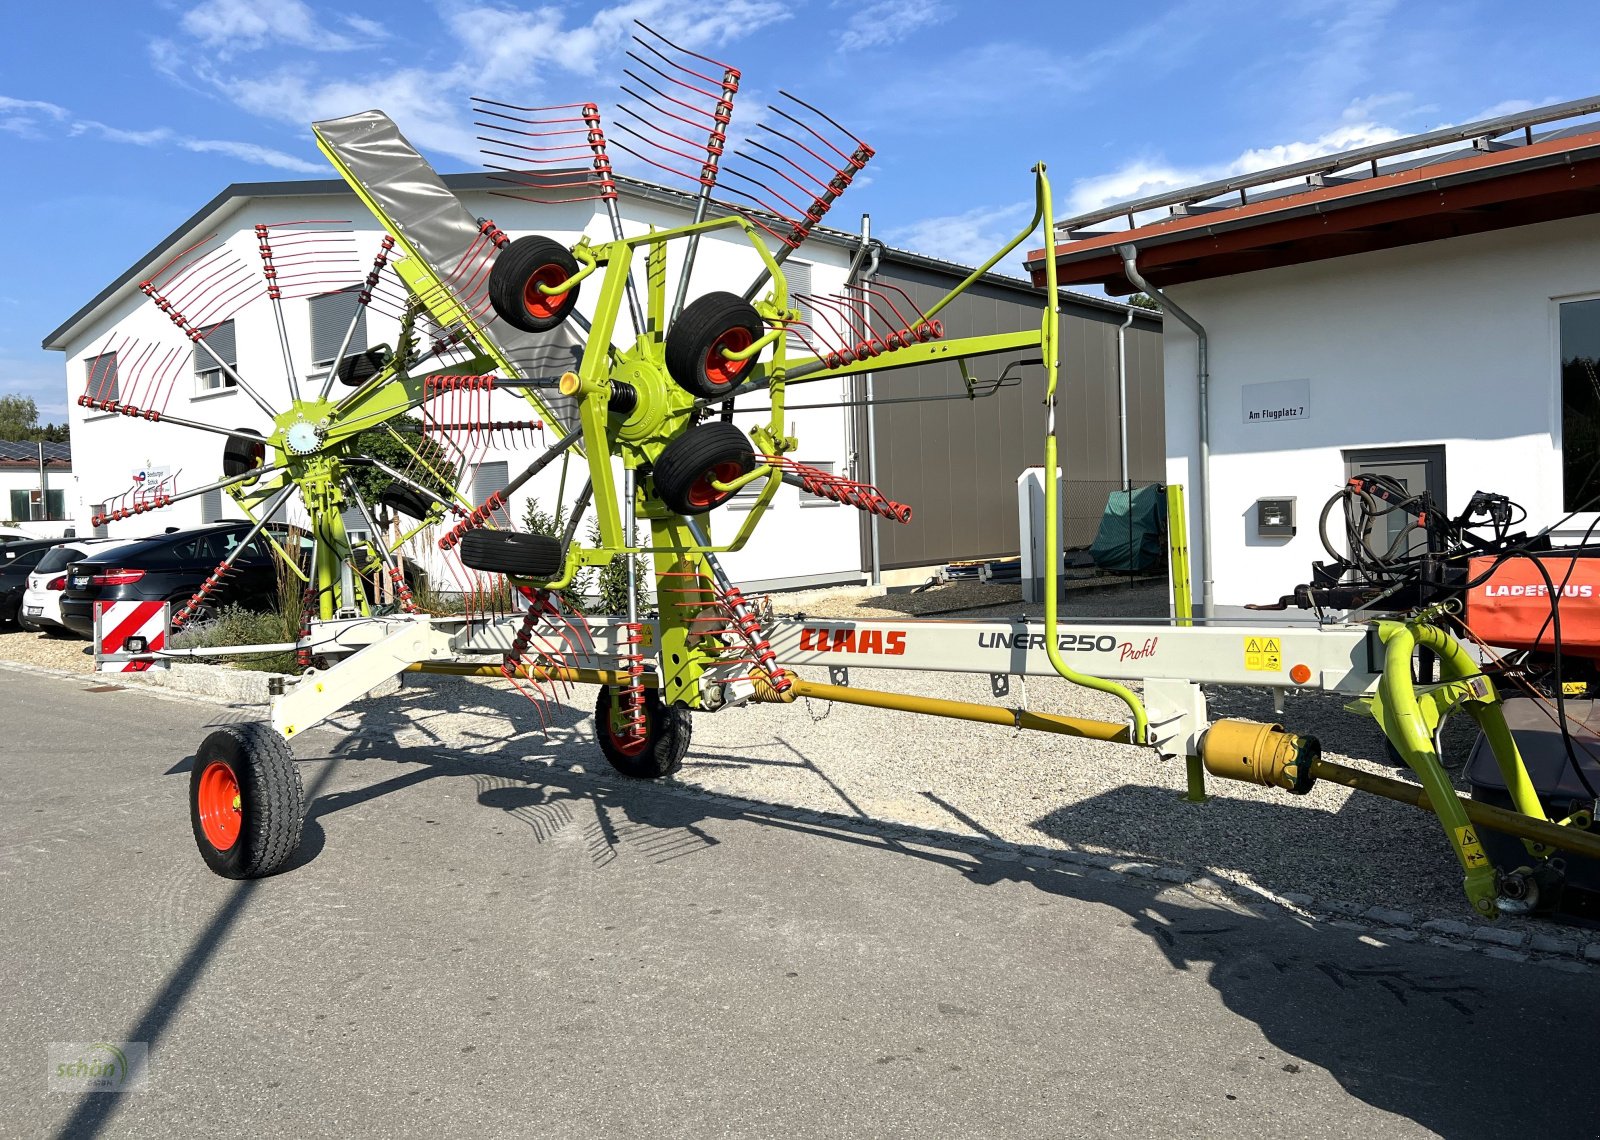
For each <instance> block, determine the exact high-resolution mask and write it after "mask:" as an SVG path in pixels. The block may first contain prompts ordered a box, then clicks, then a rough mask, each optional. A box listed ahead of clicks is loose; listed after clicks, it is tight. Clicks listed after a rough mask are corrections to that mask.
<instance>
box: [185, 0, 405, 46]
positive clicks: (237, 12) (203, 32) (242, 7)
mask: <svg viewBox="0 0 1600 1140" xmlns="http://www.w3.org/2000/svg"><path fill="white" fill-rule="evenodd" d="M343 23H344V24H345V25H346V26H347V27H349V28H350V29H351V30H352V31H354V32H356V33H357V34H356V35H354V36H350V35H345V34H343V33H341V32H337V31H334V30H333V29H331V28H328V27H326V26H324V25H323V23H322V22H321V21H320V20H318V19H317V15H316V13H315V12H313V11H312V10H311V8H310V7H309V6H308V5H306V4H305V3H304V2H303V0H270V2H268V3H261V2H260V0H205V2H204V3H201V4H197V5H195V6H194V7H193V8H191V9H189V10H188V11H187V12H185V13H184V14H183V16H182V18H181V19H180V20H179V26H180V27H181V28H182V29H183V30H184V31H185V32H187V33H188V34H189V35H191V36H193V37H194V38H195V39H197V40H199V41H200V43H201V44H203V45H205V46H206V47H207V48H210V49H211V50H212V51H214V52H215V53H216V54H217V55H218V57H219V58H222V59H227V58H229V57H230V56H233V55H235V54H237V53H239V52H244V51H256V50H259V49H261V48H264V47H268V46H270V45H274V44H287V45H289V46H291V47H297V48H305V49H307V50H310V51H351V50H353V49H355V48H359V47H363V46H365V45H366V44H367V43H370V42H372V41H373V40H374V39H376V38H378V37H377V36H374V35H373V31H374V30H376V31H378V32H379V33H380V34H381V32H382V29H381V28H379V27H378V26H377V25H375V24H373V23H372V21H370V20H363V19H361V18H360V17H347V18H345V19H344V21H343Z"/></svg>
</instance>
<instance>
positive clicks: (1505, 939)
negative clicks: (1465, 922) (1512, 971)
mask: <svg viewBox="0 0 1600 1140" xmlns="http://www.w3.org/2000/svg"><path fill="white" fill-rule="evenodd" d="M1472 937H1474V938H1476V939H1477V940H1478V941H1479V942H1494V943H1496V944H1498V945H1500V946H1521V945H1522V944H1523V943H1524V942H1526V941H1527V940H1528V935H1527V932H1526V931H1522V930H1506V929H1503V928H1501V927H1498V926H1480V927H1478V928H1477V929H1476V930H1474V931H1473V932H1472Z"/></svg>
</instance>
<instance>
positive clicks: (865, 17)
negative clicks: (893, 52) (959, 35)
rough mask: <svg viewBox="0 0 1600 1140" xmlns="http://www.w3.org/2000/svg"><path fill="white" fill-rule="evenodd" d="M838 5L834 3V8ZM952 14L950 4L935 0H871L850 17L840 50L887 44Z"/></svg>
mask: <svg viewBox="0 0 1600 1140" xmlns="http://www.w3.org/2000/svg"><path fill="white" fill-rule="evenodd" d="M848 4H849V6H850V7H852V8H854V7H857V5H856V3H855V2H854V0H848ZM840 6H841V5H840V4H839V3H835V4H834V7H836V8H837V7H840ZM954 15H955V9H954V8H952V7H951V6H950V5H949V4H942V3H937V2H936V0H874V2H873V3H869V4H867V5H866V6H865V7H861V8H860V9H859V10H858V11H857V12H856V13H855V14H854V15H852V16H851V17H850V21H849V23H847V24H846V25H845V28H844V34H843V36H842V37H841V42H840V44H839V47H840V50H842V51H858V50H861V49H865V48H875V47H888V46H890V45H891V44H897V43H899V42H900V41H901V40H904V39H908V38H910V37H911V36H913V35H915V34H916V33H917V32H920V31H921V30H922V29H924V28H931V27H935V26H936V25H939V24H942V23H944V22H945V21H946V20H948V19H950V17H951V16H954Z"/></svg>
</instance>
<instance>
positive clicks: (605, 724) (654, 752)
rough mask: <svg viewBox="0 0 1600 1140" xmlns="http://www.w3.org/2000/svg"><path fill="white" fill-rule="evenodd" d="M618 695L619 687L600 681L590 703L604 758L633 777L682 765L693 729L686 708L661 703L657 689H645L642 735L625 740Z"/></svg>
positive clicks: (649, 775) (650, 776)
mask: <svg viewBox="0 0 1600 1140" xmlns="http://www.w3.org/2000/svg"><path fill="white" fill-rule="evenodd" d="M622 695H623V692H622V690H621V689H619V688H617V687H615V686H612V685H601V686H600V695H599V697H598V698H597V699H596V700H595V703H594V735H595V739H596V740H598V741H599V742H600V751H601V752H602V753H604V755H605V758H606V761H607V762H608V763H609V764H610V765H611V766H612V767H613V768H615V769H616V770H617V771H619V772H621V773H622V774H623V775H624V776H630V777H632V778H633V779H635V780H659V779H661V778H662V777H663V776H670V775H672V774H673V773H674V772H676V771H677V770H678V769H679V768H682V767H683V758H684V755H685V754H686V753H687V752H688V751H689V737H690V735H691V733H692V732H693V730H694V725H693V722H692V721H691V720H690V716H689V710H688V709H685V708H679V707H678V706H676V705H664V704H662V703H661V695H660V693H658V692H657V691H656V690H655V689H646V690H645V692H644V723H645V732H644V739H642V740H628V739H626V738H625V737H624V735H623V734H622V732H621V730H620V729H619V728H618V725H617V719H620V717H621V715H622V712H621V701H622ZM613 714H615V717H614V715H613Z"/></svg>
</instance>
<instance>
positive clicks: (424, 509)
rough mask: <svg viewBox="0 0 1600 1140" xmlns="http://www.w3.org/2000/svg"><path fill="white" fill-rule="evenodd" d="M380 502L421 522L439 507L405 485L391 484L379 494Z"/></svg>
mask: <svg viewBox="0 0 1600 1140" xmlns="http://www.w3.org/2000/svg"><path fill="white" fill-rule="evenodd" d="M378 502H380V503H382V504H383V505H384V506H386V507H388V508H390V509H391V510H396V511H399V512H400V513H401V514H403V515H409V516H411V517H412V518H414V519H417V520H419V521H420V520H422V519H425V518H427V517H428V512H429V511H431V510H433V508H434V507H435V506H437V505H438V504H436V503H435V502H434V501H433V500H432V499H429V498H428V497H426V496H425V495H423V494H422V493H421V492H420V491H417V490H415V489H413V488H411V487H407V486H406V485H405V484H404V483H390V484H389V485H388V486H387V487H385V488H384V489H383V490H382V491H381V492H380V493H379V495H378Z"/></svg>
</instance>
